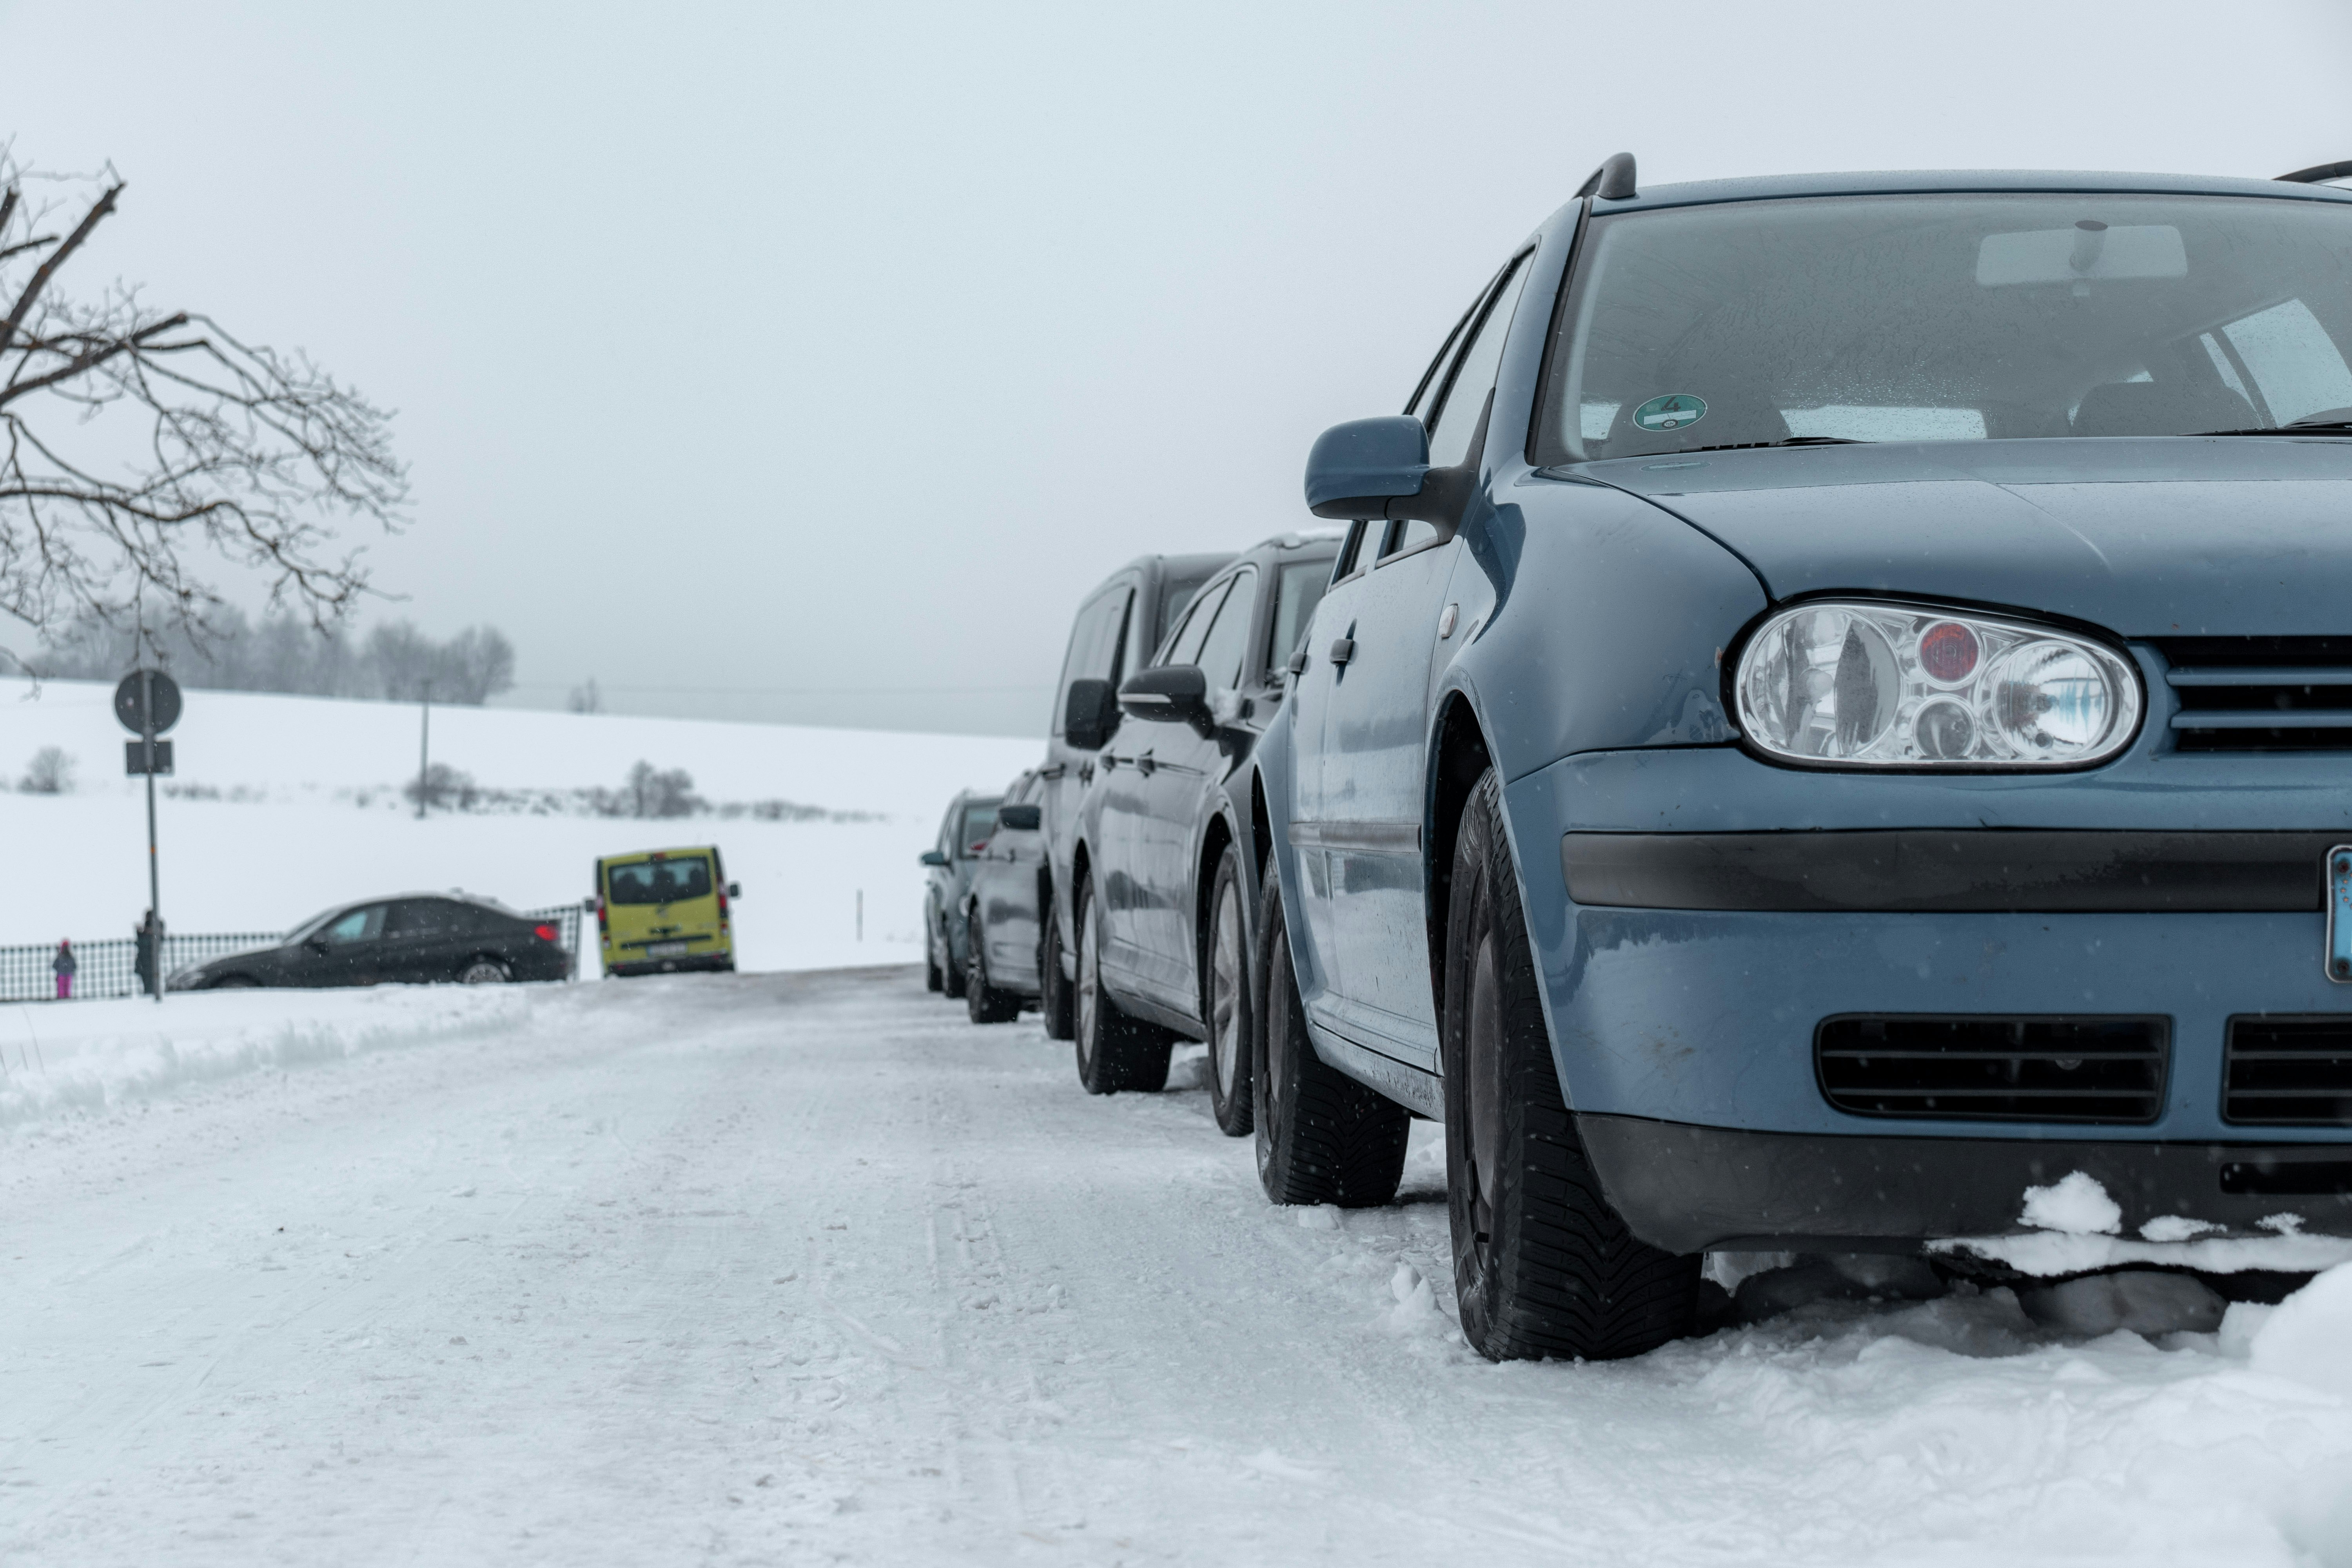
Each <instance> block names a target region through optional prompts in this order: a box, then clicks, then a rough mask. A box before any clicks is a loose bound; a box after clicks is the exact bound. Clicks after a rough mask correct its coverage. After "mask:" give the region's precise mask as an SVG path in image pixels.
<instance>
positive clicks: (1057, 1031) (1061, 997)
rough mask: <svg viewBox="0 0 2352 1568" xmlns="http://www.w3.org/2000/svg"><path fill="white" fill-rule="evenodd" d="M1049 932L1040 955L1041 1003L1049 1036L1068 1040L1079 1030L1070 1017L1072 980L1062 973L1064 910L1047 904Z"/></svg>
mask: <svg viewBox="0 0 2352 1568" xmlns="http://www.w3.org/2000/svg"><path fill="white" fill-rule="evenodd" d="M1044 918H1045V936H1044V937H1043V939H1041V942H1040V944H1039V945H1040V947H1041V949H1042V951H1041V952H1039V953H1038V956H1037V992H1038V995H1037V1006H1038V1010H1039V1011H1040V1012H1042V1013H1044V1014H1045V1037H1046V1038H1047V1039H1049V1040H1066V1039H1068V1038H1070V1037H1071V1036H1072V1035H1074V1034H1075V1033H1076V1026H1075V1025H1074V1024H1073V1023H1072V1022H1071V1017H1070V989H1071V987H1070V983H1069V981H1068V980H1067V979H1066V978H1065V977H1064V976H1063V973H1062V917H1061V911H1060V910H1056V909H1055V908H1054V906H1053V905H1052V904H1050V903H1048V904H1047V905H1046V906H1045V917H1044Z"/></svg>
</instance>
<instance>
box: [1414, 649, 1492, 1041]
mask: <svg viewBox="0 0 2352 1568" xmlns="http://www.w3.org/2000/svg"><path fill="white" fill-rule="evenodd" d="M1494 760H1495V756H1494V750H1493V748H1492V747H1491V746H1489V745H1488V744H1487V742H1486V727H1485V726H1484V725H1483V724H1482V723H1481V722H1480V721H1479V719H1478V715H1477V712H1476V710H1475V709H1474V708H1473V707H1472V705H1471V701H1470V698H1469V694H1468V693H1466V692H1464V691H1461V690H1454V691H1451V692H1448V693H1447V694H1446V695H1445V697H1444V702H1443V706H1442V707H1441V708H1440V709H1439V710H1438V716H1437V723H1436V726H1435V728H1434V730H1433V736H1432V742H1431V745H1430V766H1429V831H1428V833H1427V835H1426V847H1425V850H1424V853H1423V866H1424V868H1426V872H1427V882H1428V906H1427V911H1426V914H1427V921H1428V934H1429V994H1430V999H1431V1001H1432V1002H1433V1004H1434V1005H1435V1007H1436V1012H1437V1016H1439V1017H1441V1018H1442V1017H1444V1016H1445V922H1446V914H1447V910H1449V909H1450V908H1451V907H1452V905H1453V901H1454V845H1455V843H1456V842H1457V841H1458V840H1459V839H1460V837H1461V835H1462V814H1463V812H1464V810H1465V809H1466V808H1467V807H1468V805H1469V804H1470V792H1471V791H1472V789H1474V788H1475V787H1476V785H1477V783H1478V780H1479V778H1480V777H1481V776H1482V775H1483V774H1484V773H1486V770H1487V769H1488V768H1489V767H1491V766H1493V765H1494Z"/></svg>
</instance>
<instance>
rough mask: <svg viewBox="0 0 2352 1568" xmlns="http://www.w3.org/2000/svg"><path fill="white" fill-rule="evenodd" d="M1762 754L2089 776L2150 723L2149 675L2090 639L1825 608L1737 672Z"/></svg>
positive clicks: (1933, 615) (1947, 616)
mask: <svg viewBox="0 0 2352 1568" xmlns="http://www.w3.org/2000/svg"><path fill="white" fill-rule="evenodd" d="M1733 685H1734V692H1735V697H1736V700H1737V705H1738V712H1739V727H1740V729H1741V731H1743V732H1744V733H1745V734H1746V735H1747V737H1748V741H1749V742H1752V743H1753V744H1754V745H1755V746H1756V747H1757V748H1758V749H1759V750H1761V751H1763V752H1767V753H1769V754H1770V755H1772V756H1776V757H1785V758H1787V759H1789V760H1790V761H1791V762H1804V763H1832V764H1834V765H1838V766H1844V767H1910V768H2035V767H2043V768H2049V767H2081V766H2082V765H2084V763H2095V762H2098V761H2100V760H2102V759H2103V758H2106V757H2111V756H2113V755H2115V754H2116V752H2120V751H2122V750H2123V749H2124V747H2125V746H2126V745H2128V744H2129V743H2130V742H2131V738H2132V735H2133V733H2134V731H2137V729H2138V728H2139V715H2140V689H2139V672H2138V671H2137V669H2135V668H2133V667H2132V664H2131V661H2130V660H2128V659H2126V658H2124V657H2123V656H2122V655H2121V654H2119V653H2117V652H2116V651H2115V650H2113V649H2111V648H2109V647H2105V646H2104V645H2102V644H2100V643H2096V642H2094V641H2092V640H2090V639H2089V638H2087V637H2075V636H2072V635H2070V634H2068V633H2065V632H2060V631H2053V630H2052V629H2050V628H2048V627H2046V626H2033V625H2031V624H2029V623H2026V622H2021V621H2012V620H2006V619H2002V618H2000V617H1999V616H1982V615H1977V614H1973V613H1963V612H1959V611H1951V610H1939V609H1934V608H1930V607H1924V606H1916V605H1879V604H1866V603H1832V602H1823V601H1816V602H1814V603H1811V604H1807V605H1798V606H1797V607H1795V608H1793V609H1787V610H1782V611H1780V613H1779V614H1777V615H1775V616H1771V617H1769V619H1767V620H1766V621H1765V622H1764V624H1763V625H1761V626H1758V627H1757V628H1756V634H1755V636H1753V637H1749V638H1748V646H1747V647H1746V648H1745V649H1744V650H1742V652H1741V653H1740V656H1739V668H1738V672H1737V674H1735V676H1734V677H1733Z"/></svg>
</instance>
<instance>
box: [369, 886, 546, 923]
mask: <svg viewBox="0 0 2352 1568" xmlns="http://www.w3.org/2000/svg"><path fill="white" fill-rule="evenodd" d="M404 899H438V900H441V901H442V902H444V903H450V904H472V905H474V906H476V907H477V908H479V909H485V910H492V911H494V912H496V913H498V914H502V915H510V916H513V918H515V919H517V920H520V919H521V918H522V917H521V916H520V915H519V914H517V913H516V912H515V911H514V910H511V909H509V908H508V907H507V906H506V905H504V904H502V903H500V902H499V901H498V900H496V899H493V898H489V897H487V896H485V895H483V894H481V893H469V892H467V891H466V890H465V889H461V888H419V889H415V891H413V892H406V893H378V894H376V895H375V896H374V897H373V898H367V899H353V900H351V901H350V902H349V903H347V904H343V905H341V906H340V907H339V908H338V909H337V910H336V913H338V914H341V913H342V912H343V911H344V910H359V909H365V908H366V907H367V906H368V905H370V904H396V903H398V902H400V901H401V900H404Z"/></svg>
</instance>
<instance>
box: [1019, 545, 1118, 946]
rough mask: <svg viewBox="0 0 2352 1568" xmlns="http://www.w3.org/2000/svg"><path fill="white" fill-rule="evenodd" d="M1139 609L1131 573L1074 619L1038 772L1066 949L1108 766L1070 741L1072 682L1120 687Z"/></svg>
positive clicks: (1057, 910)
mask: <svg viewBox="0 0 2352 1568" xmlns="http://www.w3.org/2000/svg"><path fill="white" fill-rule="evenodd" d="M1134 608H1135V580H1134V578H1133V577H1132V576H1131V575H1129V576H1120V577H1117V578H1114V579H1113V580H1112V581H1111V583H1110V584H1109V585H1108V587H1106V588H1104V589H1102V590H1101V591H1100V592H1098V593H1097V594H1096V595H1095V596H1094V597H1093V598H1091V599H1089V600H1087V603H1086V605H1084V606H1083V607H1081V608H1080V609H1079V611H1078V614H1077V618H1076V621H1075V622H1073V623H1072V626H1071V628H1070V646H1069V649H1068V651H1067V652H1066V654H1065V655H1064V656H1063V658H1062V679H1060V681H1059V682H1057V683H1056V684H1055V688H1054V711H1053V716H1052V733H1051V734H1050V735H1049V736H1048V737H1047V740H1046V745H1045V768H1044V769H1043V770H1041V772H1040V773H1039V775H1038V776H1039V777H1040V779H1041V780H1042V781H1043V782H1044V784H1045V792H1044V794H1043V795H1041V796H1040V797H1039V800H1038V805H1040V806H1041V807H1042V808H1043V810H1044V817H1045V826H1044V827H1043V829H1042V831H1043V833H1044V835H1045V846H1046V853H1047V854H1048V855H1049V856H1050V857H1051V858H1052V862H1053V867H1054V892H1055V917H1054V918H1055V920H1057V921H1060V922H1061V923H1062V925H1063V927H1064V930H1063V933H1062V935H1063V942H1062V951H1063V952H1066V953H1074V952H1076V951H1077V948H1076V934H1077V933H1076V931H1073V930H1070V929H1069V921H1070V918H1071V916H1072V915H1073V914H1074V913H1075V912H1076V911H1075V910H1074V909H1073V908H1072V902H1071V890H1070V885H1069V877H1070V867H1071V863H1072V861H1073V859H1074V858H1075V857H1076V851H1077V842H1078V835H1079V833H1080V831H1081V826H1082V824H1083V822H1084V819H1085V817H1086V815H1087V812H1086V805H1087V792H1088V791H1089V790H1091V789H1092V788H1093V786H1094V782H1095V780H1096V778H1097V776H1098V775H1099V773H1100V772H1101V765H1102V764H1101V757H1100V754H1099V753H1098V752H1089V751H1086V750H1083V749H1082V748H1080V747H1077V746H1075V745H1073V744H1071V743H1070V741H1069V738H1068V735H1067V733H1066V728H1065V721H1066V718H1067V715H1068V712H1069V697H1070V683H1071V682H1072V681H1075V680H1108V681H1111V682H1112V683H1113V684H1114V685H1116V683H1117V681H1118V676H1119V673H1120V670H1121V666H1122V663H1123V660H1124V655H1125V652H1126V648H1127V643H1128V639H1129V622H1130V621H1131V620H1132V618H1133V616H1134Z"/></svg>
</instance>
